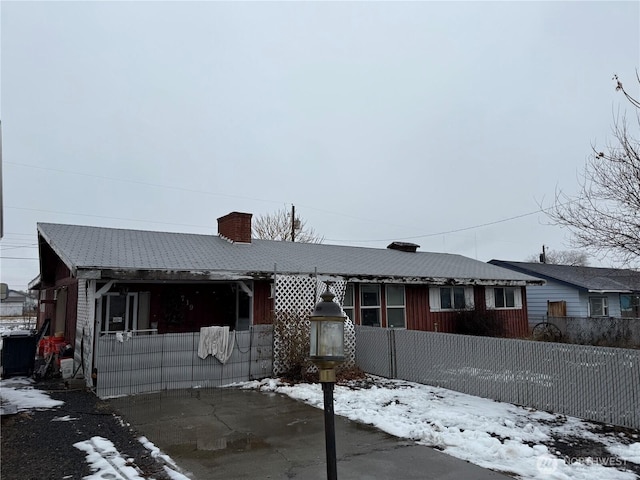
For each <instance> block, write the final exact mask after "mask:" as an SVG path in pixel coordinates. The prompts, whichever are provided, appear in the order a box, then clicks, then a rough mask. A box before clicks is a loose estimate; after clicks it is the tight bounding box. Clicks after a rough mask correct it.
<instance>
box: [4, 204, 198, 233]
mask: <svg viewBox="0 0 640 480" xmlns="http://www.w3.org/2000/svg"><path fill="white" fill-rule="evenodd" d="M5 208H11V209H14V210H26V211H30V212H44V213H58V214H63V215H74V216H78V217H91V218H106V219H109V220H126V221H128V222H138V223H156V224H159V225H175V226H180V227H197V228H209V227H210V226H205V225H192V224H188V223H171V222H156V221H153V220H141V219H137V218H123V217H110V216H106V215H95V214H87V213H72V212H60V211H58V210H43V209H39V208H26V207H12V206H8V205H7V206H6V207H5Z"/></svg>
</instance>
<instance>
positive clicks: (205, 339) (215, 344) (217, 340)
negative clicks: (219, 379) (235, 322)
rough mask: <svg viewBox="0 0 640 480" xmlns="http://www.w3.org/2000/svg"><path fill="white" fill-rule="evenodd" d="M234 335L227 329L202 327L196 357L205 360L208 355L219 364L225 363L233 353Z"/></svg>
mask: <svg viewBox="0 0 640 480" xmlns="http://www.w3.org/2000/svg"><path fill="white" fill-rule="evenodd" d="M235 333H236V332H229V327H202V328H201V329H200V341H199V342H198V356H199V357H200V358H202V359H205V358H207V356H208V355H213V356H214V357H216V358H217V359H218V360H219V361H220V363H222V364H225V363H227V360H229V357H231V353H232V352H233V344H234V340H235Z"/></svg>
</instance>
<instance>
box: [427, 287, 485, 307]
mask: <svg viewBox="0 0 640 480" xmlns="http://www.w3.org/2000/svg"><path fill="white" fill-rule="evenodd" d="M429 304H430V307H431V311H432V312H439V311H440V310H469V309H473V308H474V301H473V287H432V288H430V289H429Z"/></svg>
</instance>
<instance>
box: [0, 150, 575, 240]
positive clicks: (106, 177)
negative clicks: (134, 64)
mask: <svg viewBox="0 0 640 480" xmlns="http://www.w3.org/2000/svg"><path fill="white" fill-rule="evenodd" d="M5 164H8V165H15V166H19V167H25V168H34V169H39V170H46V171H52V172H58V173H66V174H70V175H78V176H83V177H93V178H99V179H102V180H111V181H116V182H125V183H132V184H136V185H145V186H150V187H155V188H167V189H171V190H177V191H181V192H190V193H198V194H203V195H212V196H219V197H229V198H241V199H245V200H253V201H259V202H269V203H278V204H279V203H281V202H277V201H274V200H265V199H259V198H252V197H245V196H242V195H230V194H222V193H213V192H209V191H205V190H197V189H191V188H186V187H176V186H172V185H164V184H158V183H151V182H143V181H140V180H130V179H126V178H117V177H109V176H104V175H95V174H89V173H83V172H72V171H69V170H63V169H59V168H51V167H42V166H39V165H30V164H23V163H16V162H5ZM575 201H577V200H572V201H569V202H566V203H564V204H560V205H559V206H563V205H567V204H569V203H573V202H575ZM304 206H305V208H309V209H312V210H317V211H320V212H324V213H328V214H331V215H339V216H345V217H351V218H356V219H358V220H368V219H361V218H360V217H354V216H351V215H348V214H344V213H337V212H330V211H327V210H321V209H318V208H315V207H311V206H306V205H304ZM5 208H13V209H16V210H27V211H35V212H45V213H59V214H64V215H75V216H84V217H94V218H105V219H111V220H125V221H130V222H139V223H152V224H158V225H173V226H182V227H196V228H209V226H208V225H192V224H183V223H171V222H155V221H149V220H139V219H132V218H122V217H111V216H104V215H95V214H94V215H89V214H81V213H71V212H60V211H53V210H41V209H32V208H24V207H10V206H6V207H5ZM551 208H553V207H549V208H540V209H538V210H535V211H532V212H528V213H523V214H520V215H515V216H512V217H508V218H503V219H500V220H495V221H492V222H486V223H482V224H478V225H472V226H469V227H462V228H458V229H453V230H447V231H443V232H437V233H427V234H423V235H413V236H407V237H394V238H381V239H373V240H350V239H332V238H326V239H325V240H327V241H331V242H355V243H358V242H360V243H369V242H389V241H394V240H414V239H418V238H428V237H436V236H440V235H448V234H452V233H459V232H464V231H468V230H475V229H477V228H482V227H487V226H491V225H497V224H500V223H504V222H509V221H512V220H517V219H519V218H524V217H528V216H531V215H535V214H538V213H544V212H546V211H547V210H550V209H551ZM370 221H372V222H373V221H379V220H370ZM18 235H27V234H18Z"/></svg>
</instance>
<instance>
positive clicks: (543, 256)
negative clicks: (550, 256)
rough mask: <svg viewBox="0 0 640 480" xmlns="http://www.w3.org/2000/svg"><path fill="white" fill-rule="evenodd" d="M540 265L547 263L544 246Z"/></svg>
mask: <svg viewBox="0 0 640 480" xmlns="http://www.w3.org/2000/svg"><path fill="white" fill-rule="evenodd" d="M540 263H547V252H546V250H545V248H544V245H542V253H541V254H540Z"/></svg>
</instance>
